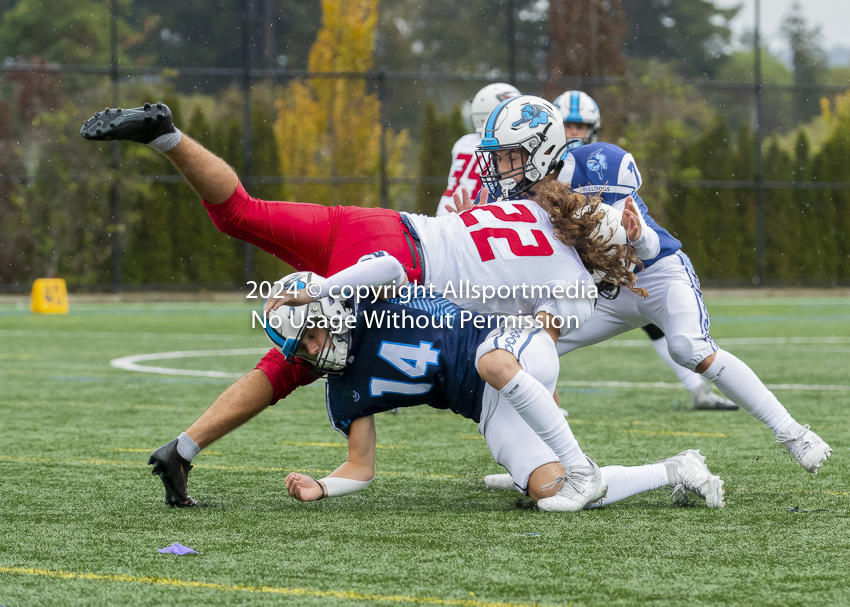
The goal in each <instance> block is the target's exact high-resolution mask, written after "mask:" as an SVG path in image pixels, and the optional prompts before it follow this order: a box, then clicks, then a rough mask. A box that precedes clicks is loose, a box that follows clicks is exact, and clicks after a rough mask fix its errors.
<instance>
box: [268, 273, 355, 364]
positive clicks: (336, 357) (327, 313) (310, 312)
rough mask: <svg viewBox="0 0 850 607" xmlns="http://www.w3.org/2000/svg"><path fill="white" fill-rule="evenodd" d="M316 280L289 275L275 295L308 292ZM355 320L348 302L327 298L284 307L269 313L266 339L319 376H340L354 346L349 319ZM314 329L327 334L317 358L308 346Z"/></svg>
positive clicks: (287, 357) (312, 277) (305, 274)
mask: <svg viewBox="0 0 850 607" xmlns="http://www.w3.org/2000/svg"><path fill="white" fill-rule="evenodd" d="M315 277H316V275H315V274H313V273H312V272H295V273H294V274H289V275H288V276H285V277H283V278H282V279H280V281H278V282H277V283H275V285H276V286H275V289H274V290H273V291H272V292H273V293H278V292H281V293H284V292H288V291H289V290H290V289H296V290H300V289H304V288H306V287H307V285H309V284H310V283H311V282H313V280H314V278H315ZM280 283H283V286H282V288H281V289H280V290H278V289H277V285H279V284H280ZM352 316H353V314H352V312H351V308H350V307H349V305H348V303H347V302H346V301H345V300H342V299H333V298H330V297H323V298H321V299H319V300H317V301H314V302H311V303H309V304H307V305H304V306H288V305H283V306H280V307H279V308H278V309H276V310H274V311H272V312H270V313H269V315H268V318H267V319H266V323H265V327H264V329H265V333H266V337H268V338H269V341H271V342H272V344H274V345H275V346H276V347H278V348H280V351H281V353H282V354H283V355H284V357H285V359H286V360H293V361H298V360H301V361H303V362H305V363H307V364H309V365H310V366H311V367H313V368H314V369H315V371H316V373H319V374H325V375H340V374H342V372H343V371H344V369H345V366H346V364H347V363H348V350H349V345H350V342H351V329H350V328H349V327H350V324H349V319H350V318H351V317H352ZM314 329H315V330H320V331H321V330H324V331H325V337H324V340H323V343H322V346H321V348H320V350H319V353H318V355H316V356H312V355H310V354H309V353H308V352H307V350H306V348H305V345H304V339H305V337H306V336H307V334H308V332H309V331H311V330H314ZM311 335H312V334H311Z"/></svg>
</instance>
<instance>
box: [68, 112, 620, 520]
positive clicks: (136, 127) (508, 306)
mask: <svg viewBox="0 0 850 607" xmlns="http://www.w3.org/2000/svg"><path fill="white" fill-rule="evenodd" d="M533 99H535V100H537V102H539V103H540V104H543V105H544V106H548V107H547V108H546V110H545V112H544V113H545V115H546V116H548V117H549V118H551V119H554V118H553V117H554V116H555V115H556V110H555V109H554V108H553V107H551V104H548V102H545V101H544V100H542V99H537V98H533ZM550 122H551V121H550V120H548V119H547V120H546V121H543V120H542V115H541V116H538V117H537V118H536V119H534V120H524V119H523V118H521V117H520V124H519V125H518V128H519V131H522V132H526V133H527V134H528V138H527V139H528V141H532V140H533V141H536V142H537V144H538V145H539V150H538V152H539V153H536V154H534V158H535V165H536V167H537V170H538V179H542V177H543V176H544V175H552V176H554V174H556V173H557V169H558V168H559V167H560V163H559V161H558V159H559V158H560V156H561V154H562V153H563V150H564V148H565V145H566V140H565V139H564V134H563V131H562V130H561V129H560V128H557V129H552V128H551V126H552V124H550ZM81 134H82V136H83V137H85V138H87V139H94V140H113V139H114V140H120V141H136V142H140V143H145V144H148V145H150V146H151V147H153V148H154V149H157V150H159V151H161V152H163V153H164V154H166V156H167V157H168V158H169V159H170V160H171V161H172V163H173V164H174V165H175V167H176V168H177V169H178V170H179V171H180V172H181V173H182V174H183V175H184V177H185V178H186V180H187V181H188V182H189V183H190V185H192V187H193V188H194V189H195V190H196V191H197V192H198V193H199V194H200V196H201V197H202V199H203V204H204V206H205V208H206V209H207V211H208V213H209V214H210V217H211V218H212V220H213V222H214V223H215V225H216V226H217V227H218V228H219V229H220V230H221V231H222V232H224V233H226V234H229V235H231V236H235V237H238V238H241V239H244V240H246V241H248V242H251V243H253V244H255V245H257V246H259V247H260V248H262V249H264V250H266V251H267V252H269V253H271V254H273V255H275V256H277V257H279V258H281V259H283V260H284V261H287V262H288V263H290V264H291V265H293V266H295V267H296V268H297V269H303V270H310V271H314V272H316V273H319V274H322V275H330V274H335V273H337V272H338V271H339V270H341V269H344V268H347V267H349V266H351V265H353V264H354V263H355V262H356V261H357V260H358V259H359V258H360V257H362V256H363V255H364V254H368V253H370V252H372V251H375V250H385V251H388V252H389V253H390V254H391V255H392V256H393V257H394V258H395V259H397V260H398V261H399V262H400V263H401V265H402V266H403V267H404V269H405V273H406V276H407V279H409V280H410V281H411V282H416V281H418V282H420V283H421V284H426V285H435V286H436V287H437V288H438V289H439V290H441V291H443V292H446V291H447V289H446V287H447V286H448V285H449V284H450V283H452V284H454V285H462V283H463V282H464V281H466V282H467V284H468V283H469V282H472V283H474V284H476V285H479V286H485V287H496V286H515V285H521V284H523V283H526V284H528V285H532V286H545V285H548V284H550V283H551V285H552V286H557V285H561V286H567V287H575V288H576V289H577V293H579V295H578V296H577V297H575V298H573V299H567V298H562V299H560V300H559V301H558V302H555V303H554V304H553V303H552V302H551V300H549V299H541V298H540V297H539V296H538V297H534V296H533V294H532V296H531V297H529V296H527V295H526V294H524V293H523V292H520V293H519V294H517V293H516V291H514V293H513V296H511V297H508V298H494V299H491V300H490V301H489V302H487V303H486V304H485V302H483V301H482V300H481V299H480V298H478V297H476V296H470V294H469V293H468V292H467V293H464V292H461V293H459V294H457V295H456V296H455V297H454V299H455V300H456V301H457V302H458V303H464V304H466V305H468V306H475V307H479V308H481V309H482V310H484V311H491V312H507V313H517V312H520V313H527V314H530V315H536V314H537V313H539V312H550V313H551V312H552V311H557V314H556V315H557V316H560V317H562V318H572V317H574V318H576V319H578V321H579V322H581V321H582V320H584V319H586V318H588V317H589V316H590V314H591V312H592V309H593V305H594V302H595V293H594V291H593V289H592V288H585V287H587V283H590V284H589V287H593V284H592V281H591V280H589V275H588V274H587V272H586V270H585V269H584V267H583V264H582V262H583V261H584V260H582V259H581V257H580V256H579V254H578V253H577V252H576V251H575V249H573V248H572V247H567V246H566V245H564V244H563V243H561V242H559V241H558V239H557V238H555V235H554V234H553V233H552V226H551V224H550V223H549V221H548V218H547V217H546V214H545V213H543V212H542V211H541V210H540V209H539V207H537V206H536V205H535V204H534V203H533V202H531V201H523V203H504V204H503V205H501V206H500V205H494V206H492V207H487V208H482V209H480V210H477V211H475V212H473V213H468V214H466V215H465V216H464V217H459V216H458V215H452V216H450V217H445V218H430V217H422V216H413V215H406V214H404V215H402V214H400V213H397V212H395V211H390V210H385V209H363V208H359V207H324V206H321V205H313V204H302V203H287V202H274V203H269V202H266V201H261V200H257V199H255V198H251V197H250V196H248V194H247V193H246V192H245V190H244V188H242V186H241V185H240V183H239V179H238V177H237V175H236V173H235V172H234V171H233V169H232V168H231V167H229V166H228V165H227V164H226V163H225V162H224V161H223V160H222V159H220V158H218V157H217V156H215V155H214V154H212V153H211V152H209V151H208V150H206V149H205V148H203V147H202V146H201V145H200V144H198V143H197V142H195V141H193V140H192V139H190V138H189V137H186V136H183V134H182V133H181V132H180V131H179V130H178V129H176V128H175V127H174V124H173V120H172V117H171V114H170V111H169V109H168V108H167V106H165V105H163V104H155V105H151V104H146V105H145V106H144V107H140V108H135V109H131V110H106V111H104V112H99V113H97V114H95V115H94V116H93V117H92V118H90V119H89V120H87V121H86V122H85V123H84V124H83V126H82V128H81ZM529 191H530V188H529ZM609 261H611V260H602V263H608V262H609ZM613 265H616V266H617V267H619V268H622V266H620V265H619V262H613ZM594 269H596V268H594ZM564 276H569V277H570V278H569V280H567V281H565V280H563V277H564ZM633 276H634V275H633V274H629V273H620V274H618V279H617V280H618V282H619V281H622V284H623V285H626V286H629V288H632V287H631V286H630V285H631V283H632V282H633ZM461 291H462V289H461ZM547 306H548V307H547ZM551 306H554V308H552V307H551ZM564 306H565V307H564ZM574 326H575V325H573V326H565V327H563V328H564V330H569V329H572V328H574ZM312 381H314V378H313V376H312V375H311V374H310V373H309V372H308V371H307V370H305V369H304V367H303V366H297V365H292V364H291V363H290V362H289V361H287V360H285V358H284V357H283V356H282V354H281V353H280V351H278V350H276V349H272V350H271V351H270V352H269V353H268V354H267V355H266V356H265V357H264V358H263V360H261V361H260V363H259V364H258V365H257V368H256V369H255V370H254V371H252V372H250V373H248V374H247V375H245V376H244V377H243V378H241V379H240V380H238V381H237V382H236V383H235V384H234V385H233V386H231V387H230V388H228V390H227V391H225V393H224V394H222V395H221V396H220V397H219V398H218V399H216V401H215V402H214V403H213V404H212V405H211V406H210V408H209V409H208V410H207V411H206V412H205V413H204V414H203V415H202V416H201V417H200V418H199V419H198V420H197V421H196V422H195V423H194V424H193V425H192V426H191V427H190V428H189V429H188V430H187V431H186V432H184V433H182V434H181V435H180V437H178V439H175V440H174V441H172V442H171V443H169V444H168V445H166V446H164V447H163V448H161V449H158V450H157V451H156V452H155V453H154V454H153V455H152V457H151V459H150V462H149V463H151V464H153V465H154V473H155V474H158V475H160V477H161V478H162V480H163V482H164V484H165V485H166V492H167V502H168V503H171V504H174V505H178V506H185V505H191V504H192V500H191V498H190V497H189V496H188V489H187V487H186V478H187V474H188V471H189V469H191V465H190V463H189V462H191V460H192V458H193V457H194V456H195V455H196V454H197V453H198V452H199V451H200V450H201V449H202V448H204V447H205V446H207V445H209V444H210V443H212V442H213V441H215V440H216V439H218V438H220V437H221V436H224V434H226V433H227V432H229V431H231V430H233V429H235V428H236V427H238V426H240V425H241V424H243V423H245V422H246V421H248V420H249V419H251V418H252V417H254V416H255V415H257V414H258V413H259V412H260V411H262V410H263V409H265V408H266V407H268V406H269V405H271V404H273V403H275V402H277V401H278V400H280V399H281V398H283V397H285V396H286V395H288V394H289V393H291V392H292V390H294V389H295V388H296V387H297V386H299V385H305V384H307V383H310V382H312ZM529 389H530V388H529ZM556 410H557V409H556Z"/></svg>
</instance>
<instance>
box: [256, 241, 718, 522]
mask: <svg viewBox="0 0 850 607" xmlns="http://www.w3.org/2000/svg"><path fill="white" fill-rule="evenodd" d="M364 261H365V264H369V263H370V262H373V261H374V262H383V264H384V265H386V266H387V267H388V268H393V271H392V272H389V273H386V274H385V275H384V276H382V277H380V278H377V279H376V281H375V283H374V284H375V286H387V287H395V286H396V285H397V284H398V283H399V282H400V281H402V280H403V279H404V272H403V269H402V268H401V266H400V265H398V262H395V264H393V263H392V262H393V261H394V260H393V259H392V257H390V256H388V255H379V256H376V257H371V258H367V259H366V260H364ZM358 265H364V264H358ZM371 265H373V266H374V265H375V264H374V263H372V264H371ZM353 271H354V268H349V269H348V270H344V271H343V272H342V273H340V275H337V276H336V277H335V278H334V280H330V279H325V278H322V277H318V276H314V275H312V274H310V273H306V272H300V273H296V274H292V275H289V276H287V277H284V278H283V279H281V281H282V289H281V291H283V292H284V293H290V294H291V295H290V296H289V297H288V299H290V300H293V301H294V300H299V301H300V300H303V301H308V302H309V303H308V304H306V305H304V306H297V307H292V306H289V305H283V306H279V307H278V308H277V309H276V311H274V312H272V315H271V316H269V320H270V322H269V323H267V324H266V326H265V332H266V335H267V336H268V337H269V339H270V340H271V341H272V342H273V343H275V344H276V345H278V346H280V347H281V349H282V351H283V352H284V353H285V354H286V356H287V357H288V358H290V359H297V358H300V359H301V360H303V361H304V362H306V363H307V364H309V365H312V366H313V367H315V368H316V369H318V370H320V371H323V372H325V373H327V374H328V383H327V407H328V416H329V418H330V421H331V425H332V426H333V428H334V429H335V430H337V431H338V432H339V433H340V434H342V435H343V436H344V437H345V438H346V439H347V441H348V458H347V461H346V462H345V463H344V464H342V465H341V466H340V467H338V468H337V469H336V470H334V471H333V472H332V473H331V474H329V475H328V476H327V477H325V478H322V479H319V480H315V479H313V478H312V477H310V476H308V475H306V474H300V473H295V472H293V473H291V474H289V475H288V476H287V477H286V488H287V491H288V492H289V494H290V495H291V496H292V497H294V498H295V499H297V500H299V501H304V502H307V501H315V500H319V499H323V498H325V497H333V496H342V495H348V494H351V493H355V492H357V491H361V490H363V489H365V488H366V487H368V486H369V484H370V483H371V482H372V480H373V479H374V477H375V471H376V466H375V444H376V431H375V421H374V417H373V416H374V415H375V414H376V413H380V412H383V411H387V410H388V409H390V408H393V407H410V406H417V405H420V404H428V405H430V406H432V407H435V408H438V409H450V410H451V411H453V412H454V413H457V414H459V415H462V416H463V417H466V418H468V419H471V420H473V421H474V422H476V423H477V424H478V431H479V433H480V434H481V435H482V436H483V437H484V438H485V439H486V441H487V445H488V447H489V448H490V451H491V453H492V454H493V457H494V458H495V460H496V461H497V462H498V463H499V464H500V465H502V466H504V467H505V468H506V469H507V470H508V471H509V472H510V476H511V479H512V483H513V487H514V488H515V489H517V490H519V491H521V492H523V493H525V494H527V495H528V496H529V497H531V498H532V499H533V500H535V501H536V502H537V505H538V507H539V508H540V509H541V510H549V511H562V512H570V511H576V510H580V509H582V508H586V507H599V506H601V505H604V504H608V503H613V502H616V501H619V500H621V499H625V498H627V497H629V496H631V495H635V494H637V493H642V492H644V491H649V490H652V489H657V488H660V487H665V486H674V487H678V486H681V487H683V488H687V489H688V490H690V491H693V492H695V493H697V494H698V495H700V496H701V497H702V498H704V499H705V500H706V504H707V505H708V506H709V507H715V508H718V507H722V506H723V505H724V502H723V493H724V492H723V481H722V480H720V479H719V478H718V477H716V476H714V475H713V474H711V472H710V471H709V470H708V468H707V467H706V466H705V463H704V460H705V458H703V457H702V456H701V455H700V454H699V452H697V451H693V450H688V451H685V452H682V453H680V454H679V455H677V456H675V457H672V458H669V459H666V460H661V461H660V462H657V463H655V464H652V465H645V466H634V467H628V468H627V467H622V466H608V467H605V468H603V469H602V470H600V469H599V468H598V467H596V466H595V464H594V465H593V466H592V469H593V473H594V474H593V479H588V478H587V474H585V472H584V471H583V468H588V466H586V464H587V462H588V461H589V460H587V459H586V456H585V455H584V454H582V453H581V450H580V448H579V446H578V443H577V442H576V440H575V438H574V437H573V436H572V434H571V433H570V434H569V435H568V436H566V435H565V436H562V437H561V439H562V440H561V442H563V443H564V444H565V446H566V448H567V449H568V450H569V451H571V452H573V456H574V459H576V460H577V461H578V462H579V463H580V464H582V465H581V466H576V467H570V466H565V465H564V464H563V462H564V456H563V455H559V454H558V453H557V452H556V451H555V450H554V449H552V448H551V441H550V440H549V439H550V433H551V431H550V433H541V432H540V431H539V430H535V429H533V428H532V427H531V425H530V424H529V423H528V416H527V409H529V408H530V407H532V406H533V403H531V402H530V401H528V399H516V398H515V397H514V390H515V388H514V384H513V383H512V382H508V383H507V384H505V385H503V386H501V387H500V384H501V382H496V383H494V382H493V378H492V368H491V369H488V368H487V367H488V365H489V363H488V362H487V360H488V358H491V357H492V356H493V355H494V354H495V353H496V352H497V351H499V350H502V351H508V352H510V353H511V355H512V356H515V357H516V360H517V362H518V364H519V365H521V367H522V368H524V369H527V370H528V371H527V373H526V375H527V379H533V380H534V381H535V382H537V383H538V385H539V389H540V390H541V391H542V392H543V393H548V394H551V393H552V392H553V391H554V389H555V385H556V383H557V379H558V371H559V363H558V358H557V356H556V355H555V350H554V342H553V341H552V340H551V339H550V336H549V335H547V333H546V331H541V330H540V329H539V328H538V329H531V328H528V329H517V328H510V327H511V325H510V321H511V320H514V321H516V320H519V319H518V318H517V317H501V318H500V319H499V320H501V321H503V322H507V323H508V324H507V325H503V328H501V329H498V328H496V329H491V328H490V327H491V322H489V321H494V320H496V319H495V318H494V317H485V316H481V315H478V314H474V315H470V314H468V313H466V317H465V320H464V314H465V313H464V311H463V310H462V309H461V308H459V307H457V306H456V305H454V304H452V303H451V302H449V301H447V300H446V299H444V298H441V297H432V296H424V297H409V296H408V297H406V298H405V297H399V298H394V299H389V300H388V301H383V300H380V299H377V300H376V299H370V298H368V297H367V298H365V299H357V298H352V299H349V300H343V299H340V298H339V297H336V298H334V297H331V296H327V295H324V294H325V293H328V292H329V291H332V290H333V287H336V288H340V287H343V286H348V285H349V284H350V283H349V282H348V281H347V280H346V278H345V276H343V275H351V274H352V273H353ZM393 275H395V278H394V279H393V278H392V276H393ZM383 279H387V281H386V282H385V283H383V284H379V283H378V281H380V280H383ZM329 282H331V283H333V287H328V283H329ZM293 287H294V289H293ZM312 287H315V288H312ZM293 290H294V291H295V293H292V291H293ZM311 293H314V294H315V295H311ZM396 293H397V292H396ZM301 295H304V296H305V297H300V296H301ZM408 295H410V292H409V291H408ZM402 313H403V314H406V315H408V316H409V317H410V318H411V322H410V325H411V328H407V329H404V330H403V331H399V330H398V329H397V328H395V327H392V326H387V325H384V324H377V323H376V320H375V319H376V318H378V317H380V318H383V317H384V316H385V315H392V314H396V315H398V314H402ZM349 317H350V318H349ZM273 319H278V320H280V324H279V325H278V327H277V328H275V327H274V324H273V323H272V322H271V321H272V320H273ZM414 319H415V320H414ZM349 320H351V321H354V322H353V323H349V322H347V321H349ZM334 321H335V322H334ZM478 321H481V322H480V323H479V322H478ZM334 327H336V328H334ZM352 327H353V328H352ZM413 327H415V328H413ZM485 380H486V382H485ZM554 418H560V416H558V415H555V416H554ZM558 421H559V422H560V423H561V424H562V425H566V421H565V420H563V418H560V420H558ZM609 478H610V479H611V480H610V482H608V480H607V479H609ZM606 487H607V496H606V495H605V488H606Z"/></svg>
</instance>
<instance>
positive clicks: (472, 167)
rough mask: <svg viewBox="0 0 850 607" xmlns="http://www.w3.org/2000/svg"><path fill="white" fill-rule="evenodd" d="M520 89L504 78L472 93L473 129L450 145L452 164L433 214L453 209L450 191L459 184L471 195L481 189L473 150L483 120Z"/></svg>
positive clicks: (518, 93)
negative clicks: (445, 186) (443, 190)
mask: <svg viewBox="0 0 850 607" xmlns="http://www.w3.org/2000/svg"><path fill="white" fill-rule="evenodd" d="M519 95H520V92H519V91H518V90H517V89H516V87H513V86H511V85H510V84H505V83H504V82H496V83H495V84H488V85H487V86H485V87H484V88H483V89H481V90H480V91H478V92H477V93H475V96H474V97H473V98H472V101H471V103H470V110H471V114H472V126H473V127H474V128H475V132H474V133H470V134H468V135H464V136H463V137H461V138H460V139H458V140H457V142H456V143H455V144H454V146H453V147H452V166H451V170H450V171H449V184H448V187H447V188H446V191H445V192H443V196H442V197H441V198H440V202H439V204H437V217H442V216H443V215H448V214H449V213H451V212H452V211H453V210H454V195H455V193H459V192H460V189H461V188H466V189H467V191H469V192H470V195H471V196H472V198H476V197H477V196H478V192H479V191H480V190H481V180H480V179H479V178H478V163H477V162H476V161H475V150H476V148H477V147H478V144H479V143H481V133H482V131H483V129H484V121H485V120H487V116H489V115H490V112H492V111H493V108H494V107H496V106H497V105H499V104H500V103H501V102H502V101H504V100H505V99H510V98H511V97H518V96H519Z"/></svg>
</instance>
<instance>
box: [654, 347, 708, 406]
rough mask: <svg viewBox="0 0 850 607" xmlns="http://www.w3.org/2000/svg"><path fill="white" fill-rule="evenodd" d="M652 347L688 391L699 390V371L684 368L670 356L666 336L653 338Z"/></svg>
mask: <svg viewBox="0 0 850 607" xmlns="http://www.w3.org/2000/svg"><path fill="white" fill-rule="evenodd" d="M652 347H653V348H655V351H656V352H658V356H660V357H661V360H663V361H664V362H665V363H667V366H668V367H670V368H671V369H673V373H675V374H676V376H677V377H678V378H679V381H681V382H682V383H683V384H685V388H687V390H688V392H690V393H691V394H693V393H694V392H695V391H696V390H699V389H700V388H701V387H702V378H701V377H700V376H699V373H694V372H693V371H691V370H690V369H686V368H685V367H683V366H682V365H680V364H678V363H677V362H676V361H675V360H673V359H672V358H671V357H670V351H669V350H668V349H667V338H666V337H661V338H659V339H653V340H652Z"/></svg>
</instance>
